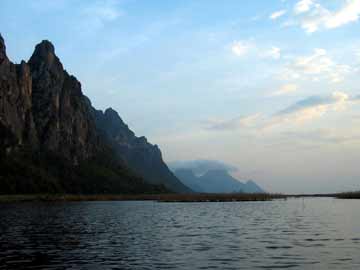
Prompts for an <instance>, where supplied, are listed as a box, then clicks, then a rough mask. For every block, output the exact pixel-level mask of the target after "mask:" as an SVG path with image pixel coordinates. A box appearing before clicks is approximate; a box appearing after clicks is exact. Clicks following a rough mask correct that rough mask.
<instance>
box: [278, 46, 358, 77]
mask: <svg viewBox="0 0 360 270" xmlns="http://www.w3.org/2000/svg"><path fill="white" fill-rule="evenodd" d="M351 70H352V69H351V67H350V66H348V65H341V64H337V63H336V62H334V61H333V59H332V58H331V57H330V56H329V55H328V53H327V51H326V50H324V49H314V51H313V53H312V54H311V55H308V56H300V57H296V58H295V59H293V61H292V62H291V63H290V64H288V65H287V67H286V68H285V69H284V70H283V71H282V73H281V75H280V76H281V78H282V79H285V80H289V79H311V80H313V81H317V80H320V79H326V80H329V81H330V82H333V83H338V82H341V81H343V80H344V78H345V76H346V75H347V74H348V73H349V72H351Z"/></svg>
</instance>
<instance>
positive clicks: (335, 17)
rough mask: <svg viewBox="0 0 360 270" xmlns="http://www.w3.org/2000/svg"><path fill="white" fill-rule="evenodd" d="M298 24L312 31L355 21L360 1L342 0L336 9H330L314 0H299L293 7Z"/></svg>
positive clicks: (357, 16)
mask: <svg viewBox="0 0 360 270" xmlns="http://www.w3.org/2000/svg"><path fill="white" fill-rule="evenodd" d="M294 13H295V16H297V17H298V20H299V24H300V26H301V27H302V28H303V29H304V30H305V31H306V32H307V33H313V32H316V31H318V30H320V29H333V28H338V27H341V26H343V25H346V24H349V23H352V22H356V21H358V20H359V17H360V1H359V0H347V1H344V4H343V6H342V7H340V8H339V9H338V10H335V11H330V10H329V9H327V8H325V7H324V6H323V5H321V4H320V3H318V2H317V1H315V0H301V1H299V2H297V3H296V5H295V7H294Z"/></svg>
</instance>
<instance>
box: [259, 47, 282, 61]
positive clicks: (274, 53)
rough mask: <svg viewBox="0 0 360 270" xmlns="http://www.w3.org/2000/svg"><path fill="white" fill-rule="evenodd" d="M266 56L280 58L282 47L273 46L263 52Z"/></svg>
mask: <svg viewBox="0 0 360 270" xmlns="http://www.w3.org/2000/svg"><path fill="white" fill-rule="evenodd" d="M261 56H263V57H265V58H272V59H280V57H281V49H280V48H278V47H271V48H270V49H268V50H266V51H265V52H263V53H262V54H261Z"/></svg>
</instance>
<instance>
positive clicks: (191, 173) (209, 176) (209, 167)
mask: <svg viewBox="0 0 360 270" xmlns="http://www.w3.org/2000/svg"><path fill="white" fill-rule="evenodd" d="M169 166H170V168H171V169H172V170H173V171H174V173H175V175H176V176H177V177H178V178H179V179H180V181H182V182H183V183H184V184H185V185H186V186H188V187H190V188H191V189H192V190H194V191H195V192H202V193H240V192H244V193H264V192H265V191H264V190H263V189H262V188H261V187H259V186H258V185H257V184H256V183H255V182H254V181H252V180H248V181H246V182H245V183H243V182H241V181H239V180H238V179H236V178H234V177H233V176H231V175H230V173H229V172H232V171H236V167H234V166H231V165H228V164H225V163H223V162H220V161H216V160H193V161H177V162H172V163H169Z"/></svg>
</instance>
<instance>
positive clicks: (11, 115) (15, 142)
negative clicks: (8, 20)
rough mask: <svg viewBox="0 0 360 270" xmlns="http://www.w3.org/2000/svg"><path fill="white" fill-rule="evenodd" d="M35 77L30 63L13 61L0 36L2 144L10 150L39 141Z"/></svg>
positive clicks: (0, 120)
mask: <svg viewBox="0 0 360 270" xmlns="http://www.w3.org/2000/svg"><path fill="white" fill-rule="evenodd" d="M31 95H32V79H31V73H30V68H29V66H28V65H27V64H26V63H25V62H24V61H22V62H21V64H19V65H15V64H13V63H11V62H10V61H9V60H8V58H7V56H6V47H5V44H4V40H3V39H2V37H1V36H0V147H1V150H2V151H7V152H10V151H12V150H14V149H15V148H16V147H17V146H20V145H23V144H31V145H33V147H36V146H37V145H38V141H37V138H36V130H35V128H34V121H33V117H32V113H31V108H32V104H31Z"/></svg>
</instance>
